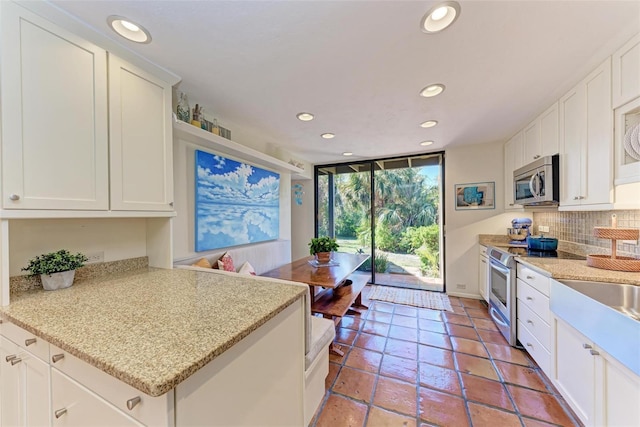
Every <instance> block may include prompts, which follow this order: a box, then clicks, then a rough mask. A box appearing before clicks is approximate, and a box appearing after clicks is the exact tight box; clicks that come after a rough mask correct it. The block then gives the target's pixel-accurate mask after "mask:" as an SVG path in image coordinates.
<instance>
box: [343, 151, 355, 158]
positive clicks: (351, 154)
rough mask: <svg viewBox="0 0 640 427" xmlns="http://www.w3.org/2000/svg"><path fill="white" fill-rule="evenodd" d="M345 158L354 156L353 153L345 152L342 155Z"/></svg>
mask: <svg viewBox="0 0 640 427" xmlns="http://www.w3.org/2000/svg"><path fill="white" fill-rule="evenodd" d="M342 155H343V156H347V157H349V156H353V153H352V152H351V151H345V152H344V153H342Z"/></svg>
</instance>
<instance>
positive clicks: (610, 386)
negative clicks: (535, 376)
mask: <svg viewBox="0 0 640 427" xmlns="http://www.w3.org/2000/svg"><path fill="white" fill-rule="evenodd" d="M553 324H554V329H555V342H554V344H555V366H554V374H553V382H554V385H555V386H556V388H557V389H558V391H560V393H561V394H562V396H563V397H564V398H565V400H566V401H567V403H569V405H570V406H571V408H572V409H573V410H574V412H575V413H576V415H578V417H579V418H580V420H581V421H582V422H583V423H584V424H585V425H586V426H611V427H618V426H637V425H640V406H639V405H638V402H640V377H639V376H638V375H636V374H634V373H633V372H631V371H629V370H628V369H627V368H625V367H624V366H622V365H621V364H620V363H619V362H618V361H616V360H615V359H614V358H613V357H611V356H610V355H608V354H607V353H606V352H604V351H603V350H601V349H600V348H598V347H597V346H596V345H595V344H594V343H593V342H592V341H591V340H589V339H588V338H586V337H585V336H584V335H582V334H581V333H580V332H578V331H576V330H575V329H574V328H573V327H571V326H570V325H568V324H567V323H565V322H564V321H562V320H561V319H559V318H557V317H555V316H554V318H553Z"/></svg>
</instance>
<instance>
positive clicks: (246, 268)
mask: <svg viewBox="0 0 640 427" xmlns="http://www.w3.org/2000/svg"><path fill="white" fill-rule="evenodd" d="M238 273H240V274H251V275H252V276H255V275H256V270H255V268H253V266H252V265H251V264H249V261H245V262H244V264H242V266H241V267H240V270H238Z"/></svg>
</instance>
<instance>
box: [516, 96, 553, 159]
mask: <svg viewBox="0 0 640 427" xmlns="http://www.w3.org/2000/svg"><path fill="white" fill-rule="evenodd" d="M523 132H524V164H527V163H531V162H533V161H534V160H537V159H539V158H540V157H543V156H552V155H554V154H557V153H558V103H557V102H556V103H555V104H553V105H552V106H551V107H549V108H548V109H547V110H546V111H545V112H544V113H542V114H541V115H540V116H538V117H537V118H536V119H535V120H534V121H533V122H532V123H530V124H529V126H527V127H526V128H524V131H523Z"/></svg>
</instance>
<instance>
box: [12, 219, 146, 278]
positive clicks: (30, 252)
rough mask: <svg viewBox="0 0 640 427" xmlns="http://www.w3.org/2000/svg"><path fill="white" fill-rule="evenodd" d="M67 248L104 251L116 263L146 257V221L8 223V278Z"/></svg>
mask: <svg viewBox="0 0 640 427" xmlns="http://www.w3.org/2000/svg"><path fill="white" fill-rule="evenodd" d="M60 249H67V250H68V251H70V252H72V253H76V252H82V253H84V254H85V255H87V254H94V253H98V252H104V260H105V261H106V262H108V261H116V260H123V259H127V258H136V257H141V256H145V255H147V233H146V219H143V218H130V219H29V220H17V219H16V220H11V221H9V253H10V258H9V275H10V276H18V275H22V274H26V273H25V272H23V271H20V269H21V268H22V267H25V266H26V265H27V263H28V261H29V260H30V259H31V258H33V257H34V256H36V255H41V254H44V253H48V252H55V251H58V250H60Z"/></svg>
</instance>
